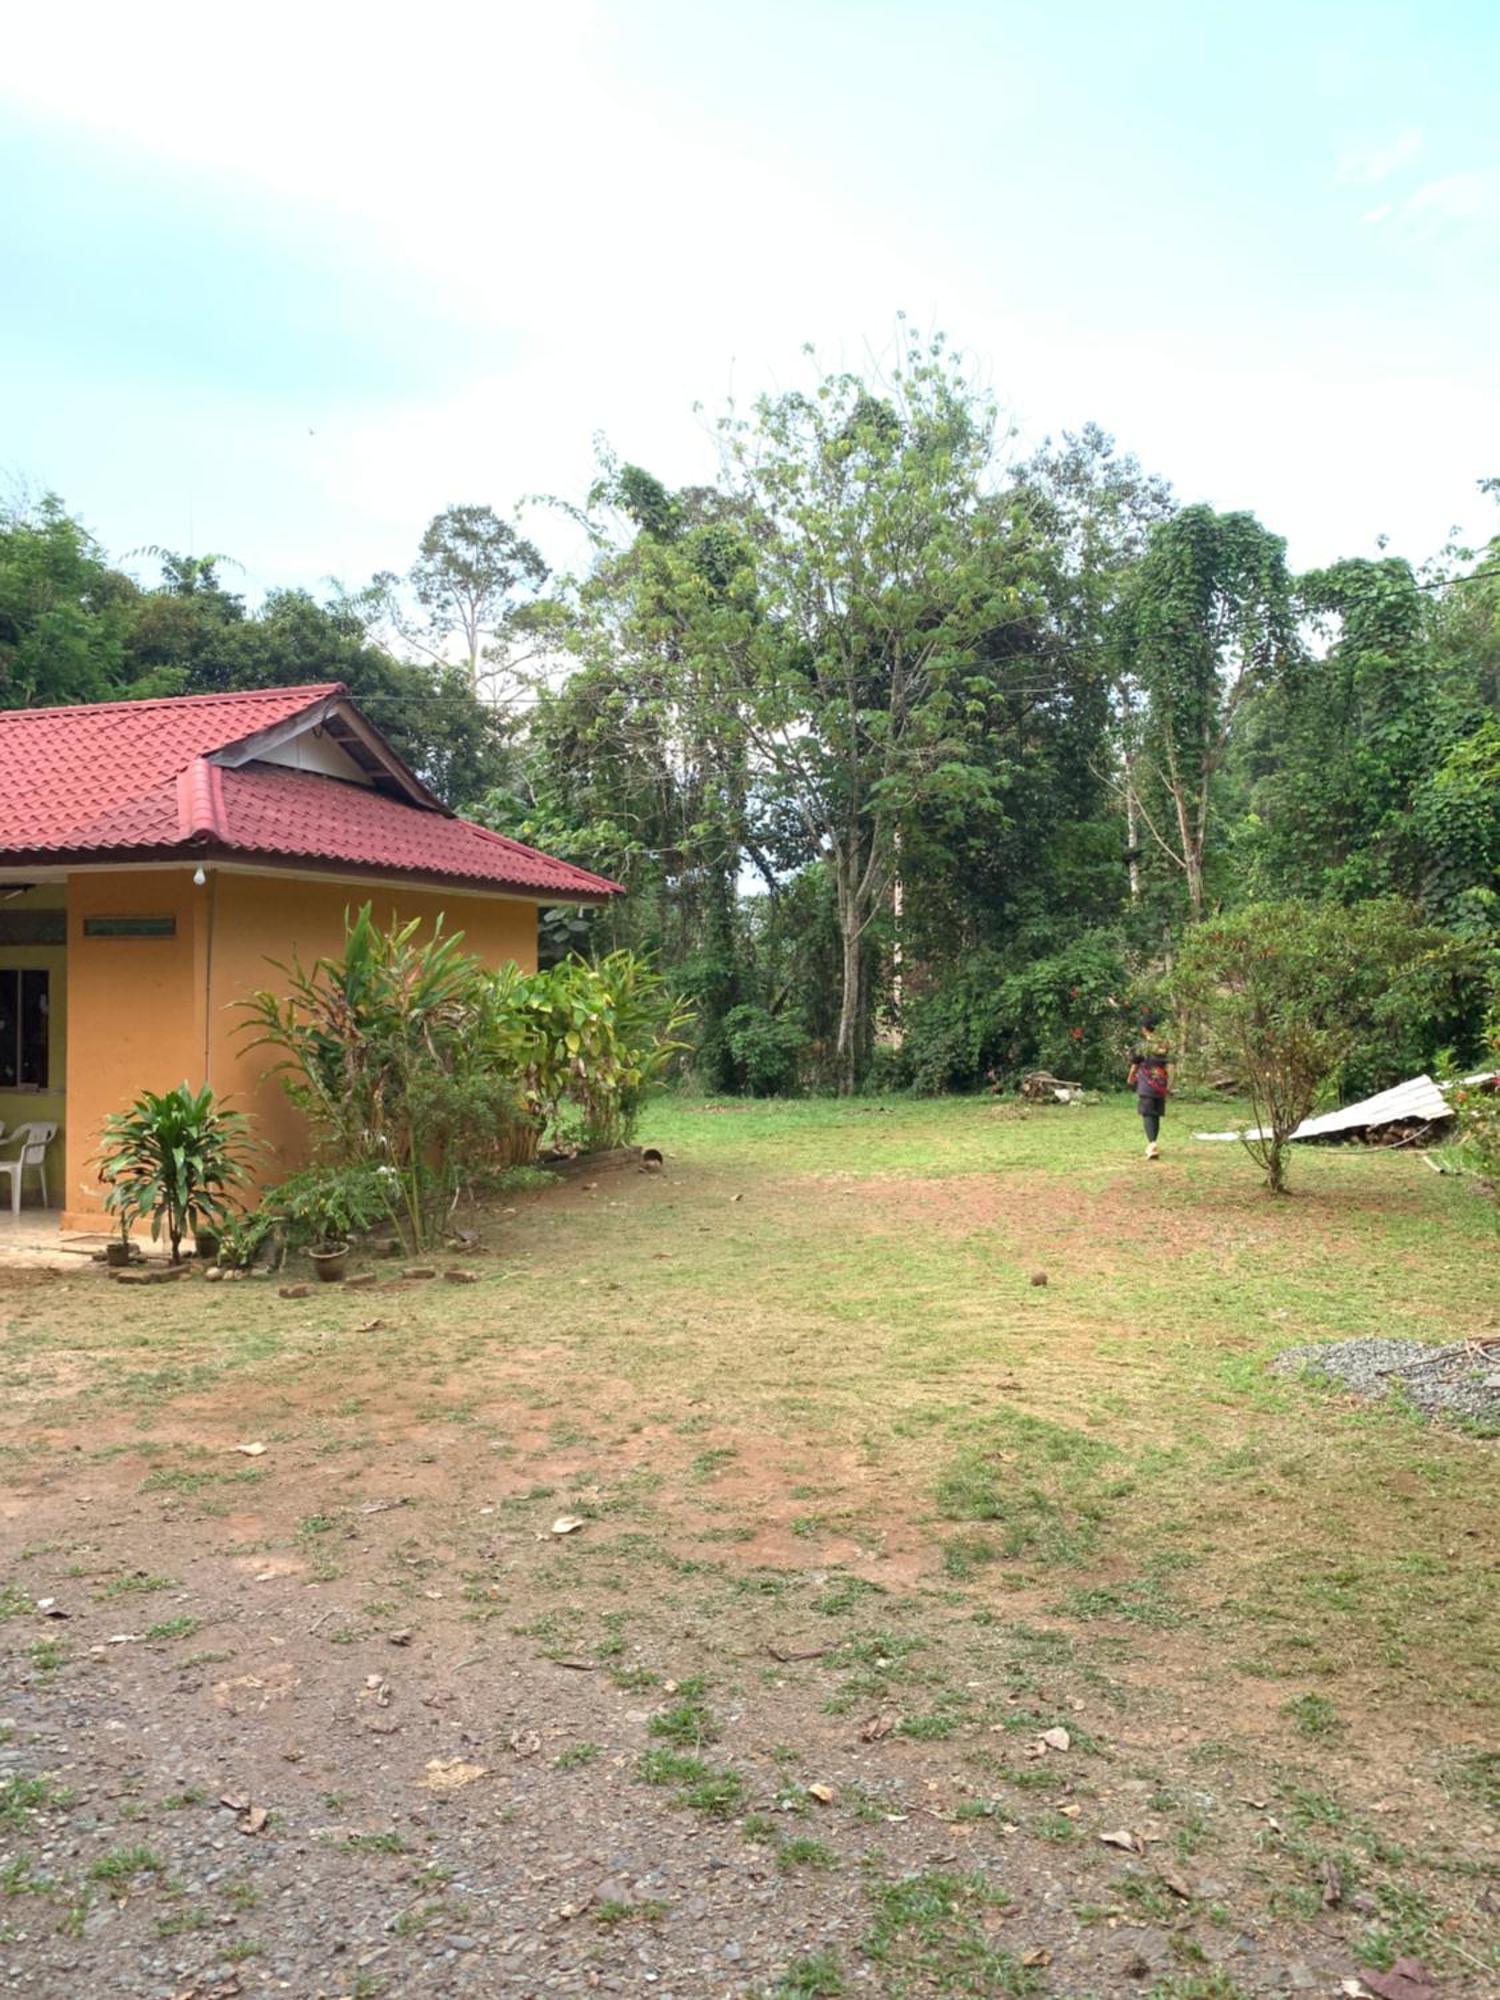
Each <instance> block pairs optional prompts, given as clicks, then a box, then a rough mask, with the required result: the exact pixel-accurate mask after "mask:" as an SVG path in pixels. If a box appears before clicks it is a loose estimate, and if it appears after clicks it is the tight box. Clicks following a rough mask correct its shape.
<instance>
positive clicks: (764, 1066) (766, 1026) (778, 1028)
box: [723, 1006, 806, 1097]
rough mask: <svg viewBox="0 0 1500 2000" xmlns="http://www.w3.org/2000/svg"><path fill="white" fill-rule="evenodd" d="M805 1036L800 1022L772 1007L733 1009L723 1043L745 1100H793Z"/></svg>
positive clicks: (724, 1024) (733, 1076) (725, 1025)
mask: <svg viewBox="0 0 1500 2000" xmlns="http://www.w3.org/2000/svg"><path fill="white" fill-rule="evenodd" d="M805 1040H806V1033H805V1030H804V1028H803V1026H802V1023H801V1021H800V1020H799V1019H797V1018H796V1017H795V1016H792V1015H785V1014H781V1015H778V1014H773V1013H772V1012H771V1010H770V1008H769V1007H752V1006H742V1007H731V1008H730V1010H729V1012H728V1013H727V1014H726V1015H725V1016H724V1022H723V1041H724V1050H725V1054H726V1055H727V1057H728V1062H729V1069H730V1074H731V1078H732V1081H733V1087H734V1088H735V1089H736V1090H738V1091H740V1092H742V1093H743V1094H744V1095H745V1096H746V1097H786V1096H790V1095H791V1093H792V1092H794V1091H795V1090H796V1088H797V1084H798V1064H799V1060H800V1058H801V1054H802V1048H803V1044H804V1042H805Z"/></svg>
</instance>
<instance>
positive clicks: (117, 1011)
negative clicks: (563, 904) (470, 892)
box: [63, 869, 537, 1227]
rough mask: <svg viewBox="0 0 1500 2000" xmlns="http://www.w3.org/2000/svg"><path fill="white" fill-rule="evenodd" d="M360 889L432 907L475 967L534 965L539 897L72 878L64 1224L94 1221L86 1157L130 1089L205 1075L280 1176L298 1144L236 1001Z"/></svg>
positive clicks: (187, 875)
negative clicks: (165, 934) (162, 931)
mask: <svg viewBox="0 0 1500 2000" xmlns="http://www.w3.org/2000/svg"><path fill="white" fill-rule="evenodd" d="M365 902H369V903H371V904H372V905H373V907H374V914H375V919H376V921H377V922H378V923H380V924H386V923H389V922H390V921H391V920H392V919H393V918H397V917H399V918H400V919H401V920H402V921H409V920H410V919H411V918H413V917H419V918H422V919H423V920H424V921H426V922H432V921H433V920H435V919H436V918H437V917H438V916H442V917H443V919H444V925H443V928H444V930H445V931H446V932H447V933H448V934H449V935H450V936H451V935H452V934H453V933H455V932H458V931H461V932H462V933H463V940H464V948H465V949H466V950H468V951H472V952H474V953H475V954H476V955H477V956H479V957H480V958H483V959H484V960H485V962H486V963H487V964H490V965H501V964H504V963H505V962H506V961H508V960H510V961H514V962H515V963H516V964H517V965H520V966H522V967H524V968H525V969H526V970H527V971H531V970H534V969H535V966H536V926H537V907H536V905H535V904H534V903H523V902H506V901H502V900H500V899H498V898H492V897H479V896H462V895H445V894H444V893H443V892H441V891H434V890H418V889H411V890H378V889H377V890H372V889H366V888H363V887H361V885H360V884H358V883H353V882H317V881H299V880H296V879H293V878H291V877H288V876H276V875H239V874H230V873H225V872H223V871H220V870H216V869H210V871H209V875H208V881H207V883H206V884H205V885H204V886H203V887H202V888H201V889H200V888H195V887H194V885H193V880H192V875H191V872H190V871H189V870H186V869H184V870H182V871H180V872H179V871H178V870H175V869H173V870H162V871H159V872H157V871H151V870H144V869H143V870H130V871H127V870H121V871H119V872H115V871H110V872H109V873H106V874H98V875H74V876H72V877H70V879H69V883H68V959H69V963H68V1130H67V1135H66V1138H67V1162H68V1176H67V1186H66V1190H65V1195H64V1203H63V1206H64V1209H65V1211H66V1214H65V1216H64V1222H65V1225H67V1226H79V1227H87V1226H97V1223H98V1216H99V1199H98V1188H97V1183H96V1181H95V1180H94V1175H93V1169H92V1168H91V1167H90V1166H89V1165H88V1161H89V1160H90V1158H91V1157H92V1155H93V1154H94V1153H95V1152H96V1150H97V1148H98V1142H99V1141H98V1135H99V1128H100V1125H101V1123H102V1121H103V1119H104V1118H105V1116H106V1115H107V1114H108V1113H109V1112H111V1111H115V1110H118V1109H120V1108H121V1107H122V1106H123V1105H125V1104H128V1103H129V1102H130V1100H131V1098H132V1097H134V1096H135V1094H136V1092H137V1091H139V1090H141V1089H143V1088H144V1089H150V1090H165V1089H170V1088H171V1087H172V1086H173V1085H174V1084H178V1083H181V1082H182V1081H183V1080H184V1079H186V1080H187V1081H188V1082H190V1083H192V1084H193V1085H194V1086H195V1087H196V1086H197V1085H198V1084H199V1083H201V1082H203V1081H204V1080H205V1079H206V1080H207V1081H208V1082H209V1083H211V1084H212V1085H213V1088H214V1090H215V1091H216V1092H217V1093H218V1094H219V1095H220V1096H221V1097H224V1098H226V1099H227V1100H228V1101H229V1103H230V1104H231V1105H232V1106H233V1107H234V1108H235V1109H236V1110H240V1111H248V1112H249V1113H250V1114H251V1117H252V1119H253V1121H254V1130H255V1134H256V1137H257V1138H258V1139H259V1140H261V1141H262V1142H263V1143H264V1144H266V1145H268V1146H269V1147H270V1149H271V1150H270V1152H269V1153H267V1154H265V1155H262V1156H261V1158H260V1160H259V1162H258V1173H257V1177H258V1178H259V1179H260V1180H262V1181H265V1182H270V1181H274V1180H278V1179H280V1178H281V1177H282V1175H284V1174H285V1173H286V1172H287V1171H288V1170H289V1169H290V1168H291V1167H293V1166H296V1165H298V1164H300V1162H301V1161H302V1160H303V1159H304V1158H305V1156H306V1144H305V1134H304V1132H303V1130H302V1121H301V1119H300V1118H299V1116H298V1114H297V1113H296V1112H295V1111H294V1110H293V1108H292V1106H291V1105H290V1104H289V1103H288V1102H287V1099H286V1094H285V1092H284V1091H283V1089H282V1086H281V1082H280V1079H279V1078H278V1077H276V1076H273V1075H269V1074H268V1071H269V1069H270V1067H271V1064H272V1062H273V1060H274V1057H273V1054H272V1052H271V1051H270V1050H268V1049H248V1048H247V1047H246V1042H247V1041H248V1040H249V1039H250V1038H249V1037H248V1036H247V1035H245V1034H243V1033H241V1032H238V1029H239V1024H240V1023H241V1022H242V1021H243V1020H244V1018H245V1017H244V1014H243V1013H242V1011H241V1010H240V1009H239V1008H238V1007H237V1006H236V1005H235V1002H236V1001H239V1000H243V999H244V998H245V996H246V995H247V994H249V993H252V992H254V991H255V990H256V989H257V988H259V987H271V988H273V989H284V985H285V982H284V980H283V979H282V977H281V976H280V975H279V974H278V973H277V972H276V970H275V968H274V965H273V964H272V963H271V962H270V961H273V960H277V959H280V960H283V961H285V960H289V959H290V958H291V956H292V955H293V953H294V952H295V953H296V954H297V955H298V956H299V957H300V958H301V959H302V961H303V963H304V964H306V963H308V962H309V961H310V960H312V959H314V958H317V957H320V956H323V955H326V954H330V953H332V952H335V951H337V950H338V948H339V946H340V944H341V943H342V940H343V935H344V915H345V912H346V910H353V909H358V908H359V907H360V906H361V905H362V904H363V903H365ZM103 914H114V915H122V914H130V915H135V916H165V915H168V914H171V915H175V916H176V918H177V935H176V937H175V938H170V939H155V938H149V939H148V938H142V939H134V938H131V939H121V938H109V939H85V938H84V936H83V918H84V916H85V915H89V916H93V915H103Z"/></svg>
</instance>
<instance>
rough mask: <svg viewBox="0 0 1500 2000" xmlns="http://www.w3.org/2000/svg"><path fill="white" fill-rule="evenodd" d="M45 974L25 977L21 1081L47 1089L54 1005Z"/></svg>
mask: <svg viewBox="0 0 1500 2000" xmlns="http://www.w3.org/2000/svg"><path fill="white" fill-rule="evenodd" d="M47 981H48V975H47V974H46V973H45V972H23V973H22V974H21V1081H22V1083H29V1084H34V1085H36V1087H37V1088H38V1089H39V1090H45V1089H46V1087H47V1017H48V1011H49V1007H50V1002H51V994H50V992H49V991H48V984H47Z"/></svg>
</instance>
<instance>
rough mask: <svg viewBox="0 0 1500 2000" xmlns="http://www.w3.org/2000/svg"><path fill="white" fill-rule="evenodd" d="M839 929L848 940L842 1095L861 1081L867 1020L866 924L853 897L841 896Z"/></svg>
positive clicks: (849, 1094) (842, 1022)
mask: <svg viewBox="0 0 1500 2000" xmlns="http://www.w3.org/2000/svg"><path fill="white" fill-rule="evenodd" d="M839 931H840V933H841V935H842V937H843V940H844V992H843V1000H842V1004H841V1005H840V1008H839V1038H838V1045H837V1056H838V1083H839V1095H840V1096H841V1097H852V1096H853V1095H854V1091H855V1087H856V1086H857V1084H858V1082H859V1031H860V1028H861V1026H862V1024H863V1019H864V949H863V931H864V926H863V925H862V924H861V922H860V919H859V911H858V909H857V908H856V907H855V904H854V899H853V897H852V896H851V897H849V898H848V899H847V900H846V899H845V898H844V896H842V895H841V896H840V898H839Z"/></svg>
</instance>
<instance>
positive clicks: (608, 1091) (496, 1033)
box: [480, 951, 691, 1150]
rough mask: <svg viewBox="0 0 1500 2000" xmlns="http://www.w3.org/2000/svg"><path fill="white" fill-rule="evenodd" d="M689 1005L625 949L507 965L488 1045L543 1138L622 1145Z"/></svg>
mask: <svg viewBox="0 0 1500 2000" xmlns="http://www.w3.org/2000/svg"><path fill="white" fill-rule="evenodd" d="M690 1018H691V1010H690V1008H689V1007H688V1006H687V1005H686V1003H685V1002H682V1001H680V1000H678V999H676V998H675V997H674V996H673V995H672V994H671V993H670V992H669V991H668V988H667V986H666V983H665V981H664V980H663V979H661V977H660V976H659V975H658V974H657V973H655V972H653V971H652V970H651V969H650V967H649V966H646V965H644V964H643V963H642V962H641V960H640V959H638V958H636V957H635V956H634V955H633V954H632V953H630V952H627V951H615V952H611V953H610V954H609V955H608V956H607V957H606V958H602V959H600V960H598V961H597V962H592V963H591V962H590V961H589V960H587V959H581V958H572V959H569V960H567V961H566V963H564V964H562V965H557V966H553V967H552V968H551V969H550V970H548V971H544V972H535V973H526V972H521V971H520V970H519V969H518V968H516V967H514V966H508V967H505V968H503V969H502V970H501V971H500V972H498V973H497V974H495V976H494V978H493V980H492V981H491V982H490V983H489V986H488V990H487V993H486V995H485V997H484V1004H483V1007H482V1009H481V1023H482V1025H481V1030H480V1032H481V1037H482V1041H483V1045H484V1047H485V1049H486V1050H487V1052H488V1053H489V1054H490V1055H491V1056H492V1058H493V1059H494V1061H495V1062H496V1063H497V1064H498V1065H499V1066H500V1068H501V1069H502V1070H503V1072H504V1073H505V1074H506V1075H507V1076H510V1077H513V1078H515V1079H516V1081H517V1083H518V1085H519V1090H520V1103H521V1105H522V1106H523V1108H524V1116H525V1118H526V1119H527V1121H528V1122H529V1124H530V1126H531V1128H532V1130H533V1131H534V1133H535V1134H536V1135H537V1136H538V1137H540V1135H541V1134H542V1133H543V1132H544V1131H551V1132H552V1133H553V1135H554V1136H555V1137H556V1138H558V1139H560V1140H567V1139H569V1138H576V1139H577V1141H578V1143H579V1144H581V1145H582V1146H583V1147H584V1148H585V1149H587V1150H592V1149H594V1148H597V1147H607V1146H621V1145H624V1144H626V1142H627V1141H628V1140H629V1139H630V1138H631V1136H632V1135H633V1133H634V1131H635V1127H636V1123H637V1121H638V1119H639V1117H640V1114H641V1109H642V1107H643V1105H644V1104H645V1101H646V1098H647V1096H648V1095H649V1093H650V1091H651V1089H652V1087H653V1086H654V1085H655V1084H656V1083H657V1082H659V1081H660V1079H661V1076H662V1075H663V1073H664V1071H665V1070H666V1067H667V1065H668V1063H669V1062H670V1061H671V1058H672V1056H673V1053H674V1052H675V1051H676V1050H678V1049H680V1048H682V1047H683V1046H685V1045H684V1044H683V1042H682V1041H681V1039H680V1037H681V1031H682V1030H683V1028H684V1027H685V1026H686V1025H687V1022H688V1020H689V1019H690Z"/></svg>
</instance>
